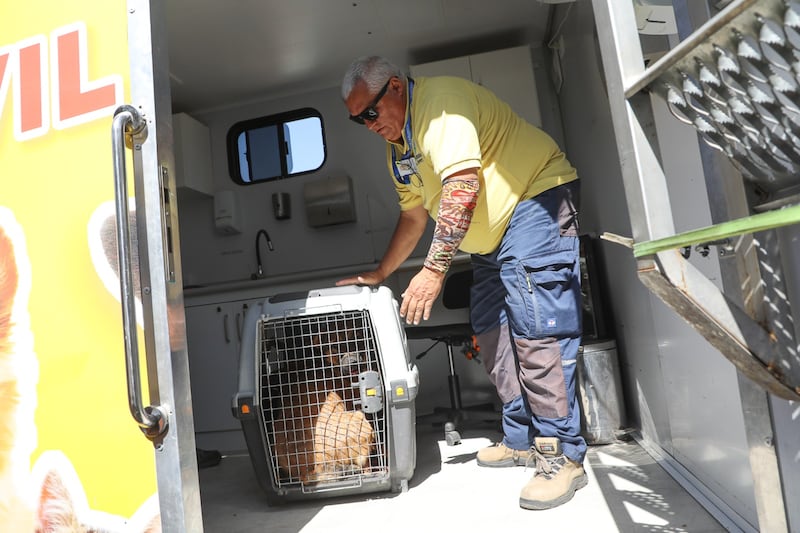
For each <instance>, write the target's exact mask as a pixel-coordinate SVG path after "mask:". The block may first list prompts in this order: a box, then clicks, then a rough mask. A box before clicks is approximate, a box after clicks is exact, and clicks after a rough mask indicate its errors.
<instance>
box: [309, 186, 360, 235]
mask: <svg viewBox="0 0 800 533" xmlns="http://www.w3.org/2000/svg"><path fill="white" fill-rule="evenodd" d="M303 199H304V201H305V204H306V218H307V219H308V225H309V226H311V227H319V226H330V225H332V224H341V223H343V222H354V221H355V219H356V207H355V200H354V198H353V182H352V180H351V179H350V176H337V177H335V178H323V179H320V180H317V181H312V182H308V183H306V184H305V185H304V186H303Z"/></svg>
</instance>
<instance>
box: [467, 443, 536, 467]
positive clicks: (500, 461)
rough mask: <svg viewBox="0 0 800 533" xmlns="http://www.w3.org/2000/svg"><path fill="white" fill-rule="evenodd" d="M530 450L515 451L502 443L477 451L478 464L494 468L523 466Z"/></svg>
mask: <svg viewBox="0 0 800 533" xmlns="http://www.w3.org/2000/svg"><path fill="white" fill-rule="evenodd" d="M530 454H531V452H530V450H515V449H513V448H509V447H508V446H506V445H505V444H503V443H502V442H498V443H497V444H494V445H493V446H489V447H487V448H483V449H481V450H478V456H477V457H478V464H479V465H480V466H490V467H494V468H498V467H505V466H525V463H527V462H528V458H529V457H530Z"/></svg>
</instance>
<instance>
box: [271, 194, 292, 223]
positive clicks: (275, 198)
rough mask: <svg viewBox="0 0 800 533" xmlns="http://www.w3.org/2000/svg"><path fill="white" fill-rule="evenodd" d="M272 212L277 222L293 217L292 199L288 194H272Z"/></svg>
mask: <svg viewBox="0 0 800 533" xmlns="http://www.w3.org/2000/svg"><path fill="white" fill-rule="evenodd" d="M272 212H273V213H274V215H275V219H276V220H286V219H287V218H291V217H292V199H291V196H289V193H288V192H274V193H272Z"/></svg>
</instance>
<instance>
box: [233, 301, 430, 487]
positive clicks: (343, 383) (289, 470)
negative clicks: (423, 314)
mask: <svg viewBox="0 0 800 533" xmlns="http://www.w3.org/2000/svg"><path fill="white" fill-rule="evenodd" d="M418 382H419V378H418V372H417V368H416V366H415V365H413V364H412V363H411V359H410V357H409V354H408V348H407V344H406V337H405V332H404V330H403V327H402V324H401V322H400V317H399V315H398V306H397V302H396V300H395V299H394V297H393V296H392V293H391V291H390V290H389V289H388V288H386V287H380V288H377V289H376V288H369V287H356V286H347V287H333V288H326V289H319V290H312V291H308V292H302V293H292V294H282V295H277V296H273V297H271V298H268V299H265V300H262V301H260V302H259V303H258V304H256V305H253V306H251V307H250V309H248V312H247V314H246V316H245V320H244V324H243V333H242V350H241V353H240V360H239V390H238V392H237V393H236V394H235V395H234V397H233V411H234V414H235V416H236V417H237V418H238V419H239V420H240V421H241V424H242V429H243V431H244V435H245V440H246V442H247V448H248V451H249V454H250V458H251V461H252V463H253V467H254V469H255V473H256V477H257V478H258V481H259V484H260V485H261V487H262V488H263V489H264V490H265V492H266V495H267V499H268V501H270V502H281V501H283V500H288V499H304V498H313V497H324V496H341V495H345V494H358V493H366V492H377V491H392V492H400V491H404V490H406V488H407V486H408V480H409V479H410V478H411V476H412V475H413V473H414V468H415V466H416V431H415V429H416V428H415V410H414V398H415V397H416V394H417V385H418Z"/></svg>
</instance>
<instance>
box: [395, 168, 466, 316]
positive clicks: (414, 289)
mask: <svg viewBox="0 0 800 533" xmlns="http://www.w3.org/2000/svg"><path fill="white" fill-rule="evenodd" d="M479 188H480V187H479V183H478V169H477V168H470V169H466V170H462V171H460V172H456V173H455V174H451V175H450V176H448V177H446V178H445V179H444V180H443V182H442V197H441V200H440V202H439V215H438V216H437V217H436V228H435V229H434V235H433V242H432V243H431V247H430V250H429V251H428V257H427V258H426V259H425V266H424V268H422V270H420V271H419V273H417V275H415V276H414V277H413V278H412V279H411V282H410V283H409V284H408V288H407V289H406V290H405V292H404V293H403V294H402V296H403V301H402V302H401V303H400V316H402V317H405V319H406V322H407V323H409V324H419V322H420V320H428V318H430V315H431V308H432V307H433V302H434V301H436V297H437V296H439V292H441V290H442V283H443V282H444V275H445V273H446V272H447V270H448V269H449V268H450V263H451V262H452V260H453V256H454V255H455V253H456V251H457V250H458V246H459V245H460V244H461V241H462V240H464V235H465V234H466V233H467V229H469V224H470V222H471V221H472V211H473V210H474V209H475V202H476V199H477V196H478V189H479Z"/></svg>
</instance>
